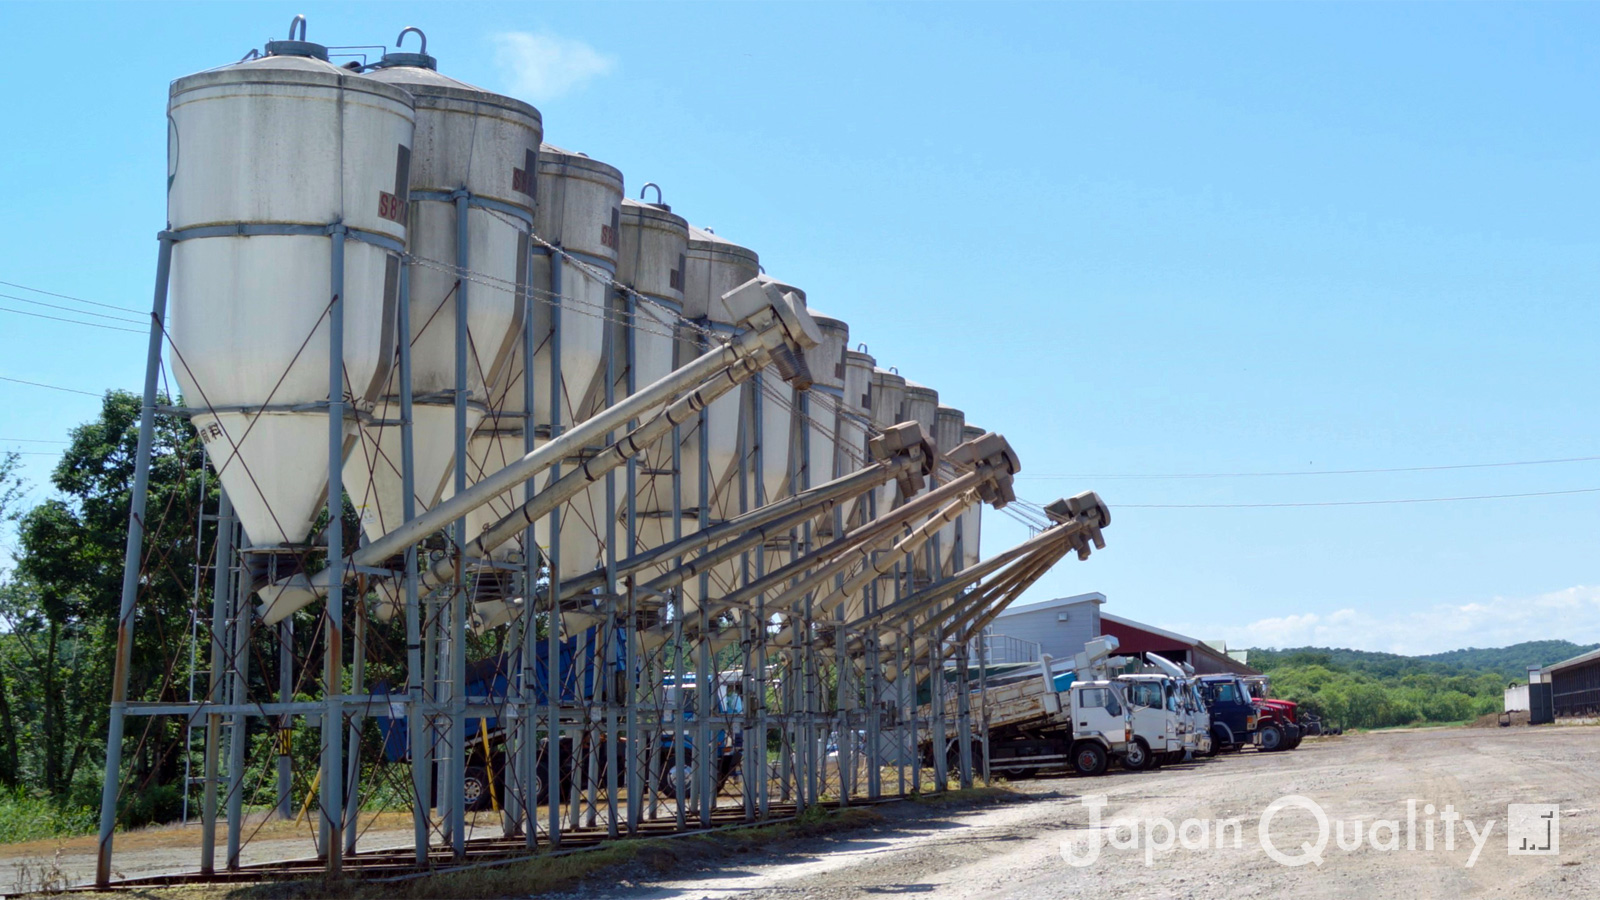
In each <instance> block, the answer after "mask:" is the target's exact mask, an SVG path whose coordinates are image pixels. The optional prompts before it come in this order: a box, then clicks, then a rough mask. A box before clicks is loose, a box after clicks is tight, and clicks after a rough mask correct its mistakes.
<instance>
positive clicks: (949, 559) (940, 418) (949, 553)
mask: <svg viewBox="0 0 1600 900" xmlns="http://www.w3.org/2000/svg"><path fill="white" fill-rule="evenodd" d="M966 424H967V414H966V413H964V412H962V411H961V410H959V409H954V408H952V407H949V406H941V407H939V409H938V411H937V412H936V413H935V414H934V418H933V441H934V445H935V446H936V447H938V448H939V456H940V457H941V458H942V457H943V456H944V455H945V454H946V453H949V452H950V451H951V450H954V449H955V448H956V446H957V445H958V444H960V443H961V441H962V438H961V430H962V429H963V428H964V427H965V426H966ZM934 476H935V477H936V478H937V479H938V480H939V482H940V483H941V484H942V483H944V482H946V481H949V480H950V479H952V478H954V477H955V472H954V471H952V470H951V468H950V467H949V466H948V465H947V464H944V463H941V464H940V465H939V467H938V468H936V469H935V470H934ZM955 551H956V524H955V523H954V522H951V523H950V524H949V525H946V526H945V527H944V528H942V529H940V530H939V570H940V572H941V574H944V575H953V574H955V569H954V568H953V563H954V560H955Z"/></svg>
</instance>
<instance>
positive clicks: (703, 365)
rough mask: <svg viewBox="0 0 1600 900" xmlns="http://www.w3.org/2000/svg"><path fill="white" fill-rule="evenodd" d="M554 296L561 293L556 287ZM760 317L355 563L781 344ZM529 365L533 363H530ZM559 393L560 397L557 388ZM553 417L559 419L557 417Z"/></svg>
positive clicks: (399, 545) (435, 526)
mask: <svg viewBox="0 0 1600 900" xmlns="http://www.w3.org/2000/svg"><path fill="white" fill-rule="evenodd" d="M560 259H561V257H560V256H559V255H552V256H551V258H550V260H551V262H550V272H551V279H552V283H554V282H555V281H559V280H560V277H559V273H560V271H561V268H562V267H561V263H560ZM552 293H557V294H559V292H557V291H555V290H554V288H552ZM559 313H560V307H559V306H557V307H556V308H555V309H553V310H552V311H551V315H552V316H554V317H556V318H559ZM763 313H764V315H758V316H757V317H756V319H754V320H752V322H751V324H752V326H753V327H752V328H751V330H749V331H745V332H742V333H740V334H739V335H737V336H736V337H734V338H733V340H731V341H729V342H728V343H726V344H724V345H722V346H720V347H717V348H716V349H714V350H711V351H709V352H707V353H705V354H704V355H702V356H700V357H699V358H697V359H695V360H694V361H693V362H691V363H689V364H688V365H686V366H684V367H683V368H681V369H676V370H674V371H672V372H671V373H669V374H667V375H665V376H663V377H662V378H660V379H659V380H657V381H656V382H655V383H654V384H651V385H649V386H647V387H646V388H645V389H644V390H642V391H639V392H638V393H636V394H633V395H631V396H629V397H627V398H625V399H623V400H622V401H620V402H618V403H616V404H614V405H613V406H611V407H609V408H607V409H604V410H601V411H599V412H597V413H596V414H595V415H594V416H592V417H590V418H589V419H587V420H585V421H584V422H583V423H581V424H579V425H576V426H574V427H573V428H572V429H570V430H568V431H565V432H564V433H562V435H561V436H560V437H559V438H557V437H555V436H554V434H555V423H552V426H551V427H552V431H551V434H552V438H551V440H550V441H549V443H546V444H545V445H544V446H543V447H540V448H538V449H537V450H534V451H533V452H532V453H529V454H527V455H526V456H524V457H522V458H521V459H518V460H512V461H511V462H510V463H508V464H507V465H506V466H505V467H504V468H502V469H500V470H499V471H497V472H494V473H493V474H491V475H488V476H487V477H485V478H483V479H482V480H480V481H478V482H477V483H476V484H473V485H472V486H471V487H469V488H467V489H466V490H465V491H463V492H462V493H459V494H456V495H455V496H453V497H450V498H449V499H446V500H443V501H441V502H440V503H438V504H436V505H435V506H434V507H432V508H431V509H429V510H427V511H426V512H424V513H422V514H421V515H419V516H418V517H417V518H416V519H413V520H412V521H410V522H407V523H405V524H403V525H401V526H400V527H399V528H396V529H395V530H394V531H391V532H389V533H388V534H386V535H384V536H383V537H381V538H378V539H377V540H375V541H373V542H372V543H371V544H368V545H367V547H366V548H365V549H364V550H361V551H359V552H357V553H356V555H355V557H354V562H355V563H356V564H357V565H376V564H377V563H380V562H382V561H383V560H385V559H388V558H389V557H391V556H393V555H394V554H395V553H397V552H399V551H400V550H401V549H403V548H404V547H405V545H407V544H411V543H415V542H417V541H419V540H421V539H422V538H424V537H427V536H428V535H429V534H432V533H433V532H435V531H438V530H439V529H440V528H442V527H444V526H445V525H446V524H448V523H449V522H452V521H454V520H456V519H458V518H461V517H463V516H465V515H466V514H467V513H468V512H471V511H472V510H474V509H477V508H478V507H480V506H482V505H484V504H485V503H488V502H490V501H491V500H493V499H494V498H495V497H498V496H499V495H500V494H503V493H505V492H506V491H508V490H511V489H512V488H515V487H516V486H518V485H520V484H522V483H523V482H525V481H527V480H528V479H529V478H532V477H533V476H534V475H537V474H538V473H540V472H542V471H544V470H545V469H547V468H550V467H551V466H552V465H554V464H557V463H559V462H560V461H561V460H563V459H566V458H567V457H569V456H573V455H575V454H576V453H577V452H578V451H580V450H582V449H583V448H584V447H586V446H588V445H590V444H593V443H594V442H596V441H598V440H599V439H600V438H601V437H602V436H603V435H604V434H605V433H606V432H608V431H612V430H614V429H616V428H617V427H618V426H619V425H621V424H623V423H625V422H627V421H628V420H629V419H634V418H639V417H641V416H642V415H644V414H645V413H647V412H649V411H650V410H651V409H653V408H654V407H656V406H659V405H661V403H663V402H665V401H666V400H667V399H668V398H670V397H671V396H672V395H674V394H676V393H677V392H679V391H680V390H682V389H683V388H685V387H687V386H689V385H692V384H696V383H699V382H701V381H704V380H705V379H707V378H709V377H711V376H712V375H715V374H717V372H719V371H720V370H722V369H724V368H726V367H729V366H733V365H735V364H737V363H738V362H739V361H740V360H742V359H744V358H745V357H747V356H748V355H750V354H751V353H754V352H757V351H758V350H769V351H770V350H772V349H773V348H775V347H777V346H778V345H780V344H781V343H783V341H784V330H783V327H782V325H781V324H780V321H779V319H778V317H777V316H776V315H775V314H774V313H773V312H772V311H771V310H764V311H763ZM529 365H532V363H531V361H530V362H529ZM557 394H558V395H559V386H558V387H557ZM553 415H554V416H555V418H557V419H559V417H560V416H559V413H553Z"/></svg>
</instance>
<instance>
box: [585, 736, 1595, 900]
mask: <svg viewBox="0 0 1600 900" xmlns="http://www.w3.org/2000/svg"><path fill="white" fill-rule="evenodd" d="M1012 787H1013V788H1014V789H1016V790H1019V791H1022V792H1025V793H1026V794H1029V795H1031V799H1030V800H1029V801H1027V802H1017V803H1008V804H1004V805H1001V806H996V807H988V808H983V809H976V810H970V811H961V812H956V813H953V814H940V813H939V812H938V811H937V809H933V810H930V809H928V808H917V807H913V806H912V805H911V804H897V805H895V806H891V807H884V808H882V809H881V810H880V811H881V812H883V813H884V815H885V816H886V821H885V822H884V823H883V824H882V825H880V826H877V827H875V828H872V829H868V830H864V831H858V832H854V833H852V834H849V835H841V836H838V837H836V838H833V839H825V841H824V842H823V846H820V847H806V848H794V847H783V848H775V849H774V850H773V851H770V852H769V853H766V854H763V855H762V856H759V857H754V858H749V859H746V860H743V861H741V862H742V864H740V865H736V866H733V867H729V868H725V869H722V870H720V871H715V872H697V873H693V874H685V875H679V876H672V875H668V876H666V877H656V878H651V879H649V880H641V881H633V880H632V879H629V880H628V881H625V882H624V883H623V884H619V885H616V886H615V887H601V886H599V885H595V886H594V887H591V888H590V889H588V890H585V891H582V892H581V893H578V894H573V895H571V896H574V897H577V896H582V897H597V896H609V897H627V898H650V900H668V898H723V897H739V898H741V900H759V898H780V897H781V898H789V897H798V896H803V897H806V898H818V900H834V898H858V897H861V898H865V897H881V896H883V895H886V894H888V895H893V894H917V895H927V896H933V897H951V898H974V900H976V898H996V897H1005V898H1067V897H1113V896H1116V897H1173V898H1179V897H1183V898H1188V897H1193V898H1204V900H1215V898H1217V897H1222V896H1229V897H1312V898H1315V897H1352V898H1369V897H1377V896H1393V897H1440V898H1450V900H1455V898H1460V897H1475V896H1485V897H1497V898H1498V897H1527V898H1544V897H1594V896H1600V855H1597V852H1596V851H1597V850H1600V839H1597V832H1600V815H1597V811H1596V810H1597V806H1600V729H1595V728H1581V727H1580V728H1553V727H1552V728H1543V727H1542V728H1537V729H1528V728H1512V729H1499V728H1495V729H1487V730H1485V729H1469V728H1448V729H1422V730H1416V731H1395V732H1382V733H1375V734H1359V735H1346V736H1343V737H1338V738H1321V739H1308V740H1307V741H1306V742H1305V743H1304V744H1302V745H1301V747H1300V748H1299V749H1297V750H1294V751H1290V752H1285V753H1274V754H1266V753H1255V752H1244V753H1239V754H1233V755H1225V756H1220V757H1218V758H1216V759H1213V760H1208V761H1204V762H1201V763H1189V764H1184V765H1179V766H1169V767H1166V768H1163V769H1161V770H1159V771H1157V772H1152V773H1127V772H1117V771H1113V773H1112V774H1110V775H1108V776H1106V777H1103V778H1099V779H1084V778H1047V779H1039V780H1034V781H1026V782H1018V783H1016V784H1014V785H1012ZM1087 793H1103V794H1104V795H1105V797H1106V800H1107V804H1106V806H1105V807H1104V808H1103V809H1102V810H1101V815H1102V821H1103V822H1109V821H1110V820H1111V819H1113V818H1115V817H1119V816H1126V817H1131V818H1134V819H1154V818H1156V817H1165V818H1167V819H1168V820H1171V821H1172V822H1173V824H1174V825H1175V826H1178V825H1181V824H1182V821H1183V820H1185V819H1191V818H1194V819H1205V820H1216V819H1230V818H1237V819H1239V821H1240V823H1241V826H1242V827H1241V828H1240V829H1239V830H1240V832H1242V834H1241V837H1242V840H1241V846H1240V847H1238V848H1237V849H1236V848H1235V847H1234V845H1233V844H1234V842H1233V834H1234V832H1233V831H1232V830H1225V832H1224V833H1225V834H1226V835H1227V837H1226V840H1225V841H1224V843H1225V847H1224V848H1223V849H1215V847H1214V842H1215V839H1214V837H1213V839H1212V845H1213V846H1211V847H1210V848H1209V849H1206V850H1198V849H1188V850H1186V849H1183V848H1182V846H1175V847H1174V848H1173V849H1171V850H1165V849H1159V848H1157V849H1152V850H1151V851H1150V853H1149V856H1150V862H1149V863H1148V864H1147V863H1146V852H1145V849H1144V848H1145V846H1148V845H1149V844H1150V843H1151V841H1150V840H1142V841H1141V846H1140V848H1139V849H1121V850H1119V849H1113V848H1111V847H1109V846H1108V847H1106V848H1105V849H1103V850H1102V852H1101V854H1100V856H1099V858H1098V859H1097V860H1096V861H1095V862H1093V863H1092V864H1090V865H1086V866H1082V867H1078V866H1074V865H1069V864H1068V863H1067V861H1066V860H1065V859H1064V858H1063V855H1062V846H1063V844H1069V845H1071V846H1073V847H1075V848H1077V849H1078V850H1079V852H1080V854H1082V853H1084V852H1086V851H1087V848H1088V845H1089V842H1090V841H1091V840H1092V839H1093V836H1094V835H1097V834H1098V835H1104V834H1105V832H1104V830H1102V831H1100V832H1094V831H1091V830H1090V829H1089V828H1088V827H1087V826H1088V824H1089V821H1090V818H1089V810H1088V809H1087V808H1086V807H1085V806H1084V804H1083V802H1082V798H1083V796H1084V795H1085V794H1087ZM1287 795H1300V796H1304V797H1307V798H1309V799H1311V800H1313V801H1315V802H1316V803H1317V804H1319V805H1320V806H1321V807H1322V808H1323V809H1324V811H1325V815H1326V816H1327V817H1328V820H1329V833H1330V836H1329V838H1328V841H1327V844H1326V849H1325V852H1324V853H1323V862H1322V864H1321V865H1317V864H1315V863H1309V864H1306V865H1302V866H1286V865H1282V864H1280V863H1278V862H1275V861H1273V860H1272V859H1271V858H1269V857H1268V855H1267V852H1266V850H1265V849H1263V847H1262V845H1261V843H1260V840H1259V837H1258V833H1257V827H1258V823H1259V822H1260V820H1261V818H1262V813H1263V812H1264V811H1265V810H1266V809H1267V807H1268V806H1269V804H1271V803H1272V802H1273V801H1274V800H1276V799H1278V798H1280V797H1283V796H1287ZM1407 800H1415V801H1417V803H1416V808H1417V824H1416V826H1415V829H1414V831H1415V834H1416V844H1415V846H1416V848H1417V849H1416V850H1414V851H1411V850H1407V849H1406V848H1407V840H1406V831H1407V803H1406V801H1407ZM1510 803H1554V804H1557V805H1558V806H1559V807H1560V818H1559V844H1558V847H1559V853H1558V854H1557V855H1555V856H1543V855H1540V856H1510V855H1508V853H1507V834H1506V825H1507V821H1506V819H1507V809H1506V807H1507V804H1510ZM1427 804H1433V805H1434V814H1433V815H1431V816H1430V815H1428V814H1427V812H1426V809H1427ZM1447 804H1448V805H1450V806H1452V807H1453V808H1454V810H1455V812H1456V813H1458V814H1460V816H1461V817H1462V818H1463V820H1465V821H1463V822H1458V823H1452V824H1453V830H1454V832H1455V849H1454V850H1453V851H1449V850H1446V849H1445V847H1444V845H1445V823H1444V822H1443V821H1442V820H1441V819H1440V813H1441V812H1443V811H1444V810H1445V806H1446V805H1447ZM1357 819H1359V820H1361V821H1362V822H1363V829H1364V830H1363V837H1364V840H1363V843H1362V845H1361V847H1360V848H1359V849H1355V850H1351V851H1345V850H1342V849H1340V848H1339V846H1338V837H1339V834H1338V831H1337V830H1336V829H1337V828H1338V825H1337V823H1338V822H1340V821H1344V822H1346V823H1347V824H1346V826H1345V829H1346V830H1345V832H1344V834H1345V838H1346V842H1347V843H1349V842H1350V838H1352V837H1353V825H1350V824H1348V823H1350V822H1351V820H1357ZM1388 819H1392V820H1397V821H1398V823H1399V831H1398V834H1397V835H1396V837H1395V840H1396V842H1397V845H1398V846H1397V847H1396V849H1394V850H1388V849H1374V847H1373V846H1372V842H1371V836H1370V834H1367V832H1366V830H1367V829H1370V828H1371V826H1372V824H1373V823H1374V821H1375V820H1388ZM1430 820H1431V821H1432V822H1433V825H1434V843H1433V846H1434V849H1433V851H1432V852H1429V851H1427V850H1426V849H1425V847H1426V845H1427V831H1426V829H1427V823H1428V822H1429V821H1430ZM1485 820H1493V824H1492V825H1489V826H1487V827H1490V828H1491V830H1490V831H1489V832H1488V834H1487V836H1485V837H1484V838H1483V843H1482V849H1481V850H1480V851H1479V852H1478V854H1477V856H1476V859H1472V860H1471V862H1472V865H1471V866H1469V865H1468V862H1469V859H1470V858H1471V857H1472V849H1473V846H1474V841H1473V839H1472V838H1471V836H1470V835H1469V833H1468V832H1467V830H1466V827H1465V822H1466V821H1470V822H1471V823H1472V824H1473V827H1474V828H1475V829H1477V830H1478V832H1479V833H1480V834H1482V829H1483V828H1484V827H1486V826H1485ZM1190 828H1191V830H1190V831H1189V832H1188V835H1187V836H1188V837H1189V838H1190V843H1191V845H1193V844H1197V843H1198V825H1193V826H1190ZM1319 831H1320V826H1319V825H1318V824H1317V821H1316V819H1315V818H1314V817H1313V815H1312V814H1311V813H1310V812H1309V811H1307V810H1301V809H1290V810H1287V811H1285V812H1283V813H1281V814H1279V815H1277V816H1276V817H1274V818H1272V819H1271V820H1270V829H1269V833H1270V836H1271V839H1272V845H1273V846H1274V847H1275V848H1276V849H1277V850H1279V851H1281V852H1282V853H1284V854H1287V855H1288V858H1291V859H1293V858H1295V856H1297V855H1298V854H1299V853H1300V850H1299V848H1300V845H1301V842H1303V841H1310V842H1312V843H1313V844H1314V843H1315V842H1316V840H1317V835H1318V832H1319ZM1140 833H1141V837H1142V838H1144V837H1146V836H1147V835H1148V834H1150V831H1149V830H1147V829H1145V828H1144V827H1143V826H1141V831H1140ZM1128 834H1129V832H1128V831H1127V830H1126V829H1118V831H1117V835H1118V836H1119V837H1121V838H1123V839H1126V838H1127V837H1128ZM1153 837H1154V843H1155V844H1157V845H1161V844H1164V843H1166V841H1167V833H1166V832H1165V831H1164V830H1163V829H1162V828H1161V826H1160V825H1155V826H1154V828H1153ZM1378 844H1379V845H1380V846H1381V847H1385V848H1386V847H1387V846H1388V844H1389V832H1388V829H1387V827H1383V828H1380V829H1379V839H1378Z"/></svg>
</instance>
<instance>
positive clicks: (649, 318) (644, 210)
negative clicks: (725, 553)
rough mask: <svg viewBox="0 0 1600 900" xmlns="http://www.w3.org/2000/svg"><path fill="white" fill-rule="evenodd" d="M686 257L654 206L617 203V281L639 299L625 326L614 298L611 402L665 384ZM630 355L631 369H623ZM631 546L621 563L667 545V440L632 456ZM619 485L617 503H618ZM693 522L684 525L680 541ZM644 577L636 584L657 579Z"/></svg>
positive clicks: (667, 211) (678, 235)
mask: <svg viewBox="0 0 1600 900" xmlns="http://www.w3.org/2000/svg"><path fill="white" fill-rule="evenodd" d="M688 251H689V223H688V222H686V221H684V219H683V217H681V216H678V215H675V214H674V213H673V212H672V210H671V208H670V207H668V206H666V205H665V204H661V203H643V202H640V201H637V200H624V201H622V249H621V252H620V253H619V254H618V257H617V280H618V281H619V282H621V283H622V284H625V285H627V286H629V287H630V288H632V289H633V290H634V291H635V292H637V293H638V294H640V295H642V297H643V299H637V298H636V299H635V300H634V302H633V319H632V321H631V323H629V324H627V325H624V324H620V323H625V322H627V319H626V316H627V312H628V306H627V303H626V300H625V299H624V298H623V297H621V296H617V297H614V298H613V302H614V303H615V304H617V309H616V310H615V313H616V315H615V322H614V323H613V325H612V326H611V327H612V328H613V329H615V332H614V334H613V336H612V343H613V346H615V347H621V348H623V352H622V356H621V359H622V363H621V364H619V365H618V366H617V367H616V372H617V381H616V384H615V385H614V386H613V395H614V396H616V397H624V396H626V395H627V394H628V387H629V383H630V377H631V383H632V385H633V387H634V389H635V390H637V389H639V388H642V387H644V386H646V385H649V384H651V383H653V382H655V381H658V380H660V379H661V378H663V377H665V376H666V375H667V374H668V373H669V372H671V371H672V368H673V347H674V335H675V329H676V328H677V326H678V320H679V317H680V316H681V315H682V313H683V275H684V268H685V265H686V262H687V254H688ZM630 351H631V363H629V362H628V359H629V356H630ZM635 473H636V476H635V491H634V521H635V527H636V534H635V537H634V544H633V546H632V547H629V548H627V549H626V550H625V551H624V552H623V554H622V555H624V556H629V555H632V554H635V553H639V552H641V551H644V550H648V549H651V548H653V547H658V546H660V545H661V544H664V543H667V542H668V541H671V540H673V538H674V535H675V532H674V529H673V524H672V482H673V479H672V441H671V440H670V439H668V440H664V441H661V442H660V443H657V444H655V445H654V446H652V447H650V448H648V449H646V450H645V451H644V452H643V453H641V454H640V455H639V461H638V464H637V465H636V466H635ZM625 490H626V485H625V484H622V485H620V486H619V491H618V496H619V497H625V496H626V495H625V494H623V493H622V491H625ZM616 513H617V520H618V526H617V533H618V534H619V535H625V534H626V528H627V507H626V505H625V504H623V505H620V506H619V508H618V509H617V511H616ZM694 523H695V520H693V519H689V520H687V524H688V527H686V528H685V529H684V533H685V534H687V533H689V532H690V531H693V530H694ZM660 571H661V568H660V567H658V568H656V569H652V570H647V571H646V572H643V573H641V574H640V576H639V577H640V579H641V580H643V579H648V578H649V577H653V576H654V575H656V574H659V572H660Z"/></svg>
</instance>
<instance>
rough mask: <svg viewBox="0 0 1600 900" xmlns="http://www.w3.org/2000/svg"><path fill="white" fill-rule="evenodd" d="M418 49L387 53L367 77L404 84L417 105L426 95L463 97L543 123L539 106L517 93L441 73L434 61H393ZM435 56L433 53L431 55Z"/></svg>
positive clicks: (465, 100)
mask: <svg viewBox="0 0 1600 900" xmlns="http://www.w3.org/2000/svg"><path fill="white" fill-rule="evenodd" d="M419 55H420V54H416V53H389V54H385V55H384V57H383V61H382V62H380V63H378V65H377V67H376V68H374V69H373V70H372V71H371V72H368V73H367V77H368V78H371V79H372V80H374V81H381V82H383V83H384V84H392V85H396V86H398V87H403V88H405V89H406V90H407V91H410V92H411V94H412V96H414V97H416V98H417V101H418V105H419V106H420V105H425V104H426V98H429V97H440V98H443V99H447V100H460V101H463V102H465V103H473V104H481V105H485V106H490V107H494V108H497V109H501V110H505V111H507V112H510V113H513V114H516V115H522V116H526V117H527V118H529V119H532V120H533V121H534V122H535V123H539V124H541V125H542V124H543V121H544V120H543V117H541V116H540V115H539V110H537V109H535V108H534V107H533V106H532V105H531V104H528V103H524V102H523V101H521V100H518V99H517V98H515V97H507V96H506V95H504V94H497V93H495V92H494V91H489V90H484V89H483V88H481V87H478V86H477V85H474V84H468V83H467V82H465V81H460V80H458V79H455V78H451V77H450V76H448V75H441V74H439V73H438V72H437V71H436V70H435V69H434V68H433V66H432V65H428V66H419V65H413V64H411V63H408V62H394V61H392V60H394V58H395V57H410V56H419ZM428 59H429V60H432V59H433V57H431V56H430V57H428Z"/></svg>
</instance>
